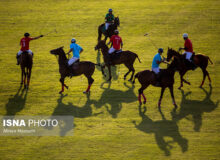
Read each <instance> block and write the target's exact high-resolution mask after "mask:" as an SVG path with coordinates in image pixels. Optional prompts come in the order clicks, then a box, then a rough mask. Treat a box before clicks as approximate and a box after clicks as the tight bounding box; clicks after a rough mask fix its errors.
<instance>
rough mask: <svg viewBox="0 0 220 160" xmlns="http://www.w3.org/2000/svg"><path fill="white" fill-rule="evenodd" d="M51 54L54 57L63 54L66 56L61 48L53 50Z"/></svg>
mask: <svg viewBox="0 0 220 160" xmlns="http://www.w3.org/2000/svg"><path fill="white" fill-rule="evenodd" d="M50 53H51V54H53V55H61V54H65V52H64V50H63V47H59V48H57V49H53V50H51V51H50Z"/></svg>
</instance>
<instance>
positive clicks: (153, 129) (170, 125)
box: [133, 106, 188, 156]
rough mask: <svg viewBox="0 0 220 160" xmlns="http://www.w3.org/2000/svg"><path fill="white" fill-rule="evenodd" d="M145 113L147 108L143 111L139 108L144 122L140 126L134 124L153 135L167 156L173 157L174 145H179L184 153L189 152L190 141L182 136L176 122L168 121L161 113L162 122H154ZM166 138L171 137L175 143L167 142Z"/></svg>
mask: <svg viewBox="0 0 220 160" xmlns="http://www.w3.org/2000/svg"><path fill="white" fill-rule="evenodd" d="M145 112H146V107H144V109H143V111H142V108H141V106H139V115H140V117H141V118H142V121H141V122H140V123H139V124H138V125H137V124H136V121H133V123H134V125H135V127H136V128H137V129H139V130H140V131H143V132H145V133H147V134H151V133H153V134H154V135H155V140H156V142H157V145H158V147H159V148H160V149H161V150H162V151H164V153H165V155H166V156H170V155H171V149H172V145H171V144H172V143H178V145H179V146H180V147H181V150H182V152H186V151H187V150H188V140H187V139H186V138H183V137H182V136H181V134H180V132H179V127H178V125H177V122H176V121H174V120H166V118H165V117H164V115H163V113H162V112H161V111H160V113H161V116H162V120H157V121H153V120H152V119H150V118H149V117H148V116H147V115H146V114H145ZM165 137H171V138H172V139H173V141H165Z"/></svg>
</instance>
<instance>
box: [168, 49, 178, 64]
mask: <svg viewBox="0 0 220 160" xmlns="http://www.w3.org/2000/svg"><path fill="white" fill-rule="evenodd" d="M177 55H179V53H178V52H177V51H175V50H173V49H172V48H169V47H168V50H167V61H168V62H169V61H170V59H171V58H172V57H173V56H177Z"/></svg>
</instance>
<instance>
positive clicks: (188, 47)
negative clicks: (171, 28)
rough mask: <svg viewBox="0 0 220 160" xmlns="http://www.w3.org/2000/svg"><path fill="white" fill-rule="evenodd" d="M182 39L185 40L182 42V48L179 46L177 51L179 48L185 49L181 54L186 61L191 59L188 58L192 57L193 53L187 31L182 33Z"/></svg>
mask: <svg viewBox="0 0 220 160" xmlns="http://www.w3.org/2000/svg"><path fill="white" fill-rule="evenodd" d="M183 39H184V40H185V43H184V48H179V51H181V50H183V49H184V50H185V52H184V53H183V55H186V59H187V60H188V61H191V60H190V58H191V57H192V55H193V46H192V42H191V40H190V39H189V38H188V34H187V33H184V34H183Z"/></svg>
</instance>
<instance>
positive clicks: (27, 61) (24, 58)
mask: <svg viewBox="0 0 220 160" xmlns="http://www.w3.org/2000/svg"><path fill="white" fill-rule="evenodd" d="M20 58H21V62H20V66H21V85H22V84H23V83H24V88H26V89H28V87H29V84H30V78H31V69H32V65H33V57H32V55H30V54H29V53H28V52H27V51H24V52H23V53H22V54H21V57H20ZM26 79H27V84H26Z"/></svg>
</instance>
